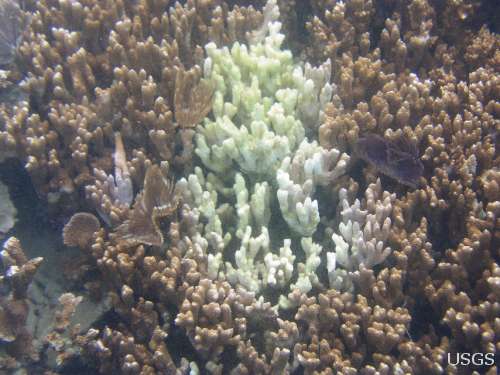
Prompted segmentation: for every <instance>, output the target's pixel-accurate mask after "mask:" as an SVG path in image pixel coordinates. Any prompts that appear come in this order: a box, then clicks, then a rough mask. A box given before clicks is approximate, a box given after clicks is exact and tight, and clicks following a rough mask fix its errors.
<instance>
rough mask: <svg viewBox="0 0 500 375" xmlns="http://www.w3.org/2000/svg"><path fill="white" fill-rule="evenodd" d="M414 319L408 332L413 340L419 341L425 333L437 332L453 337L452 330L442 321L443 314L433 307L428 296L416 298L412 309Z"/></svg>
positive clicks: (440, 335)
mask: <svg viewBox="0 0 500 375" xmlns="http://www.w3.org/2000/svg"><path fill="white" fill-rule="evenodd" d="M411 316H412V320H411V322H410V328H409V329H408V334H409V336H410V339H411V340H412V341H415V342H416V341H418V340H420V339H421V338H422V337H424V336H425V335H428V334H431V333H433V332H434V333H435V334H437V335H438V336H439V337H443V336H447V337H451V330H450V328H449V327H448V326H446V325H445V324H442V323H440V321H441V316H439V314H438V313H437V312H436V311H435V310H434V309H433V308H432V306H431V304H430V302H429V301H428V300H427V299H426V298H415V305H414V306H413V309H412V311H411Z"/></svg>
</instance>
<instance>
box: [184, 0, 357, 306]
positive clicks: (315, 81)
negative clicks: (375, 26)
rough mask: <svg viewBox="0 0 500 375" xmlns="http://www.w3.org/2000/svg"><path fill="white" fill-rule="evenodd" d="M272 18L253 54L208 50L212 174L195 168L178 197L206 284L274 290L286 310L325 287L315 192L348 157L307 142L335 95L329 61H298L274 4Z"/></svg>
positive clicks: (202, 131)
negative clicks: (202, 260) (295, 298)
mask: <svg viewBox="0 0 500 375" xmlns="http://www.w3.org/2000/svg"><path fill="white" fill-rule="evenodd" d="M265 11H266V14H265V17H264V18H265V20H266V21H265V23H264V25H263V26H262V27H261V28H260V29H258V30H257V31H256V32H255V33H253V34H251V35H249V40H251V41H252V43H251V45H250V46H246V45H244V44H240V43H235V44H233V46H232V47H231V48H227V47H223V48H217V47H216V45H215V44H213V43H212V44H208V45H207V46H206V47H205V49H206V53H207V59H206V61H205V66H204V75H205V79H207V80H209V81H211V82H212V84H213V87H214V88H215V89H214V94H213V98H214V99H213V108H212V113H211V114H210V115H209V116H208V117H207V118H205V119H204V122H203V124H200V125H199V126H198V127H197V134H196V138H195V139H196V149H195V151H196V154H197V155H198V156H199V158H200V160H201V162H202V164H203V166H204V167H205V169H206V170H208V171H209V172H207V173H206V177H204V174H203V173H204V172H203V171H202V170H201V169H200V168H196V169H195V173H194V174H193V175H191V176H189V177H188V178H187V179H183V180H181V181H180V182H179V184H178V189H179V190H180V191H181V192H182V195H183V198H184V203H185V205H184V207H183V216H184V218H185V220H186V221H189V222H190V223H192V228H194V229H193V230H192V233H191V234H190V236H191V238H192V240H193V247H194V248H195V249H197V251H198V252H201V253H204V254H203V256H205V257H206V261H207V273H208V276H209V277H210V278H212V279H215V278H218V279H226V280H228V281H229V282H230V283H231V284H233V285H235V286H240V287H243V288H245V289H246V290H248V291H251V292H254V293H256V294H262V293H263V292H265V291H266V290H268V289H269V288H273V289H276V290H278V291H279V293H280V294H281V296H280V298H279V305H280V306H281V307H283V308H285V307H290V306H291V305H292V302H291V301H290V300H289V299H288V297H286V296H287V294H288V293H289V292H291V291H294V290H298V291H300V292H301V293H308V292H309V291H310V290H311V289H312V288H313V287H322V286H321V283H320V281H319V278H318V269H319V267H320V266H321V259H322V252H323V248H322V246H321V245H320V244H319V243H315V242H314V241H313V236H315V238H316V234H317V233H316V232H317V228H318V225H319V223H320V210H319V205H318V201H317V197H316V190H317V187H318V186H325V187H326V186H329V185H330V184H332V183H333V182H334V181H335V180H337V179H338V177H339V176H340V175H341V174H343V173H344V172H345V170H346V166H347V163H348V161H349V156H348V155H346V154H341V153H340V152H339V151H337V150H335V149H332V150H326V149H324V148H322V147H321V146H319V145H318V143H317V142H315V141H308V140H307V139H306V138H305V133H306V131H305V127H307V129H309V133H311V132H313V131H315V130H316V129H317V126H318V122H319V121H320V119H321V117H322V110H323V108H324V105H325V104H326V103H327V102H328V101H329V100H330V99H331V96H332V93H333V92H334V87H333V86H331V85H330V83H329V79H330V70H331V64H330V61H327V62H326V63H325V64H323V65H322V66H321V67H319V68H312V67H311V66H310V65H306V66H305V67H304V66H301V65H299V64H296V63H294V60H293V56H292V54H291V52H290V51H287V50H283V49H281V44H282V42H283V39H284V36H283V35H282V34H280V33H279V30H280V27H281V24H280V23H279V22H277V21H276V20H277V17H278V14H279V13H278V8H277V6H276V2H275V1H269V2H268V5H266V7H265ZM222 202H224V203H222ZM330 258H331V257H330ZM297 259H300V260H301V261H300V262H297V263H295V262H296V260H297ZM330 263H331V262H330ZM324 267H325V266H324Z"/></svg>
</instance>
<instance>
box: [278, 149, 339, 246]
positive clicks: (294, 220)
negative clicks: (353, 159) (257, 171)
mask: <svg viewBox="0 0 500 375" xmlns="http://www.w3.org/2000/svg"><path fill="white" fill-rule="evenodd" d="M348 161H349V156H348V155H347V154H345V153H344V154H340V152H339V151H338V150H336V149H331V150H326V149H324V148H323V147H321V146H319V145H318V143H317V142H316V141H314V142H308V141H307V140H303V141H302V143H301V144H300V146H299V148H298V149H297V151H296V152H295V154H294V155H293V158H292V157H290V156H288V157H286V158H285V159H284V160H283V162H282V163H281V167H280V168H279V169H278V171H277V173H276V181H277V183H278V192H277V195H278V201H279V204H280V209H281V214H282V215H283V218H284V219H285V220H286V222H287V223H288V225H289V226H290V228H291V229H292V230H293V231H294V232H295V233H298V234H300V235H302V236H306V237H307V236H312V234H313V233H314V232H315V231H316V227H317V225H318V223H319V210H318V202H317V201H316V200H313V198H312V196H313V194H314V192H315V189H316V186H318V185H321V186H326V185H328V184H330V183H332V182H333V181H334V180H335V179H337V178H338V177H339V176H341V175H342V174H343V173H344V172H345V169H346V166H347V163H348Z"/></svg>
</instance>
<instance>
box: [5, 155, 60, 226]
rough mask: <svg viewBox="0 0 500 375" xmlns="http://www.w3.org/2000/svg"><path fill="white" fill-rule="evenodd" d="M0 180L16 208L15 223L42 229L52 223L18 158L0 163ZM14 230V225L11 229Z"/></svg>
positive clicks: (44, 205) (45, 207)
mask: <svg viewBox="0 0 500 375" xmlns="http://www.w3.org/2000/svg"><path fill="white" fill-rule="evenodd" d="M0 180H1V181H2V182H3V183H4V184H5V185H6V186H7V187H8V189H9V195H10V199H11V201H12V203H13V204H14V206H15V207H16V210H17V215H16V216H17V224H18V225H22V226H23V227H30V228H32V229H35V231H37V232H38V231H40V232H42V231H44V230H45V229H46V227H47V225H49V224H50V225H51V226H53V225H54V223H52V222H50V221H49V219H48V210H47V206H46V204H45V203H44V202H43V201H42V200H41V199H40V198H39V197H38V195H37V193H36V190H35V187H34V186H33V183H32V181H31V177H30V176H29V174H28V172H27V171H26V169H25V168H24V165H23V164H22V163H21V161H20V160H18V159H7V160H6V161H4V162H3V163H0ZM15 230H16V226H15V227H14V229H13V231H15Z"/></svg>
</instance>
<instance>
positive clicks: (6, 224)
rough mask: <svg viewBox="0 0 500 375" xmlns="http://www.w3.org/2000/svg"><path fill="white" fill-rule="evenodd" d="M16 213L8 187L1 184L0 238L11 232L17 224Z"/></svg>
mask: <svg viewBox="0 0 500 375" xmlns="http://www.w3.org/2000/svg"><path fill="white" fill-rule="evenodd" d="M16 213H17V211H16V208H15V207H14V205H13V204H12V201H11V200H10V196H9V190H8V189H7V186H5V185H4V184H3V183H1V182H0V238H2V237H3V236H4V235H5V234H6V233H7V232H8V231H9V230H11V229H12V227H13V226H14V224H15V223H16Z"/></svg>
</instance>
